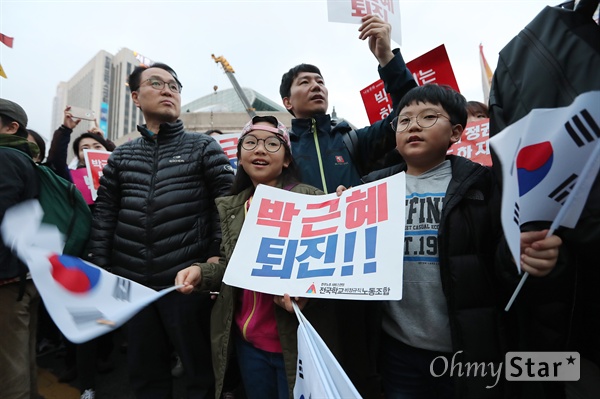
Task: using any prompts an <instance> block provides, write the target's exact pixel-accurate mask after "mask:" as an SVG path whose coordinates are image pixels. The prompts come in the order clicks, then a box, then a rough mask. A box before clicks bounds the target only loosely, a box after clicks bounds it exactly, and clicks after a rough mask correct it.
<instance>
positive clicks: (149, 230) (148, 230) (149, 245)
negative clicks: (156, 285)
mask: <svg viewBox="0 0 600 399" xmlns="http://www.w3.org/2000/svg"><path fill="white" fill-rule="evenodd" d="M158 160H159V156H158V137H157V138H156V139H155V141H154V162H153V163H152V176H151V177H150V190H149V191H148V198H147V201H148V206H150V202H151V201H152V198H153V197H154V180H155V179H156V172H157V170H158ZM147 215H148V214H146V216H147ZM151 233H152V226H151V225H150V219H149V218H148V217H146V240H148V239H149V238H150V234H151ZM152 244H153V243H149V242H146V248H152V247H153V245H152ZM151 252H152V251H147V258H146V260H147V261H148V262H149V263H151V261H152V259H153V258H152V256H153V254H152V253H151ZM153 274H154V273H153V271H152V270H149V269H148V268H146V277H147V278H150V277H151V276H152V275H153Z"/></svg>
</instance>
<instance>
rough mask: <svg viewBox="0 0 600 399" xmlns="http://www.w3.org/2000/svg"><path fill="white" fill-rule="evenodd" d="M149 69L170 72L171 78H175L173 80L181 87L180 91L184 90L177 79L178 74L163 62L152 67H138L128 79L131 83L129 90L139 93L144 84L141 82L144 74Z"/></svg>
mask: <svg viewBox="0 0 600 399" xmlns="http://www.w3.org/2000/svg"><path fill="white" fill-rule="evenodd" d="M148 68H160V69H164V70H165V71H167V72H169V73H170V74H171V76H173V78H174V79H175V81H176V82H177V84H178V85H179V88H180V89H181V88H183V85H182V84H181V82H180V81H179V79H178V78H177V73H176V72H175V70H174V69H173V68H171V67H170V66H168V65H167V64H163V63H162V62H155V63H154V64H152V65H150V66H146V65H138V66H136V67H135V68H134V69H133V71H132V72H131V74H130V75H129V78H128V79H127V82H128V83H129V90H131V91H132V92H133V91H138V90H139V89H140V85H141V84H142V82H141V79H142V72H144V71H145V70H146V69H148Z"/></svg>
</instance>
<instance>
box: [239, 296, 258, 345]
mask: <svg viewBox="0 0 600 399" xmlns="http://www.w3.org/2000/svg"><path fill="white" fill-rule="evenodd" d="M255 310H256V292H255V291H252V311H251V312H250V314H249V315H248V318H247V319H246V321H245V322H244V327H243V328H242V336H243V337H244V340H246V341H248V337H246V332H247V331H248V324H250V320H251V319H252V316H253V315H254V311H255Z"/></svg>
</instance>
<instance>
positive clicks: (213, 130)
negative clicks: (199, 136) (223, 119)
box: [204, 129, 223, 135]
mask: <svg viewBox="0 0 600 399" xmlns="http://www.w3.org/2000/svg"><path fill="white" fill-rule="evenodd" d="M212 133H218V134H223V132H222V131H220V130H219V129H208V130H207V131H206V132H204V134H208V135H210V134H212Z"/></svg>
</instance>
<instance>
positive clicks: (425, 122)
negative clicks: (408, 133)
mask: <svg viewBox="0 0 600 399" xmlns="http://www.w3.org/2000/svg"><path fill="white" fill-rule="evenodd" d="M440 116H443V117H444V118H446V119H448V121H449V122H451V121H450V118H449V117H447V116H446V115H444V114H441V113H439V112H436V111H435V110H432V109H425V110H423V111H421V112H419V113H418V114H417V116H408V115H398V116H397V117H395V118H394V119H393V120H392V121H391V122H390V126H391V127H392V129H394V130H395V131H396V133H402V132H404V131H405V130H406V129H408V127H409V126H410V122H411V121H412V118H415V120H416V121H417V125H419V126H420V127H422V128H424V129H425V128H428V127H431V126H433V125H435V123H436V122H437V121H438V118H439V117H440Z"/></svg>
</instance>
